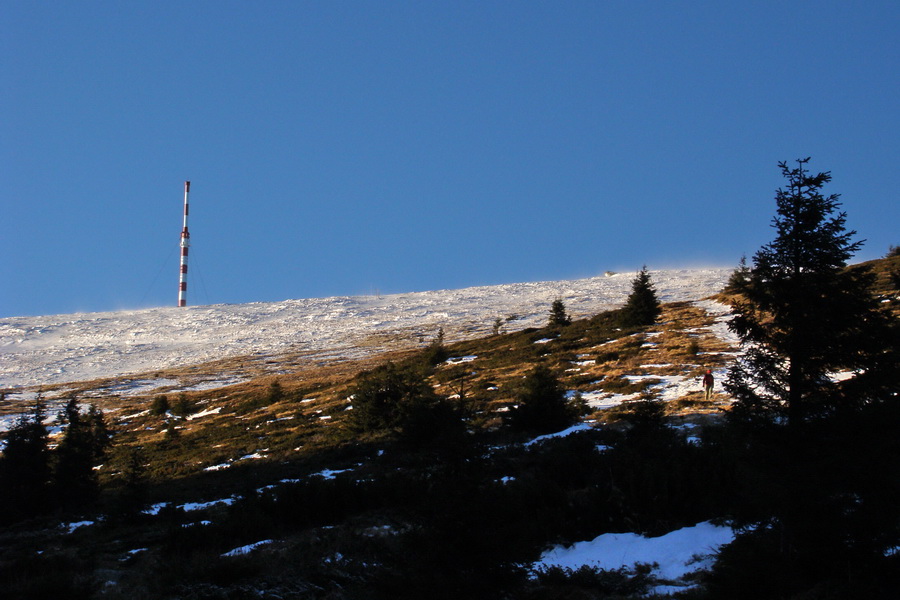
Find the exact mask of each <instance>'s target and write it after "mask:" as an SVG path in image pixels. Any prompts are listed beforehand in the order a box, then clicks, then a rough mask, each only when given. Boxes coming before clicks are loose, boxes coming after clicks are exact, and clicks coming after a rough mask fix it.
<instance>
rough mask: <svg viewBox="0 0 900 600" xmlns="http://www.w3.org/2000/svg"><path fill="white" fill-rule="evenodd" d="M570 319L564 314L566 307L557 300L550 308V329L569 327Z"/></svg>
mask: <svg viewBox="0 0 900 600" xmlns="http://www.w3.org/2000/svg"><path fill="white" fill-rule="evenodd" d="M571 323H572V319H571V317H569V315H568V314H567V313H566V305H565V304H563V301H562V300H560V299H559V298H557V299H556V300H554V301H553V304H552V305H551V306H550V323H549V325H550V327H565V326H566V325H571Z"/></svg>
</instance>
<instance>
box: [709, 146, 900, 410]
mask: <svg viewBox="0 0 900 600" xmlns="http://www.w3.org/2000/svg"><path fill="white" fill-rule="evenodd" d="M808 160H809V159H803V160H799V161H797V162H798V167H797V168H794V169H790V168H788V166H787V164H786V163H780V165H779V166H780V167H781V170H782V174H783V175H784V176H785V177H786V178H787V180H788V186H787V188H786V189H779V190H778V192H777V195H776V202H777V205H778V209H777V216H776V217H775V218H774V220H773V227H774V228H775V229H776V232H777V235H776V238H775V240H774V241H773V242H771V243H769V244H767V245H765V246H763V247H762V248H761V249H760V250H759V251H758V252H757V253H756V255H755V256H754V259H753V267H752V269H751V270H750V271H749V273H748V274H746V277H745V278H744V280H743V281H740V282H737V283H738V287H737V288H736V291H738V292H739V293H740V294H741V296H742V298H741V299H740V300H739V301H738V303H737V304H736V305H735V307H734V312H735V317H734V318H733V319H732V321H731V324H730V326H731V329H732V330H733V331H734V332H736V333H737V334H738V335H739V336H740V337H741V340H742V342H743V343H744V346H745V351H746V354H745V358H744V359H743V360H742V361H741V362H739V363H738V364H736V365H735V367H734V368H732V370H731V372H730V373H729V378H728V381H727V383H726V388H727V389H728V391H729V392H730V393H731V394H733V395H734V396H735V398H736V399H737V400H738V406H737V410H736V411H735V412H734V414H735V416H737V417H738V418H762V419H767V420H770V421H779V422H780V421H784V422H786V423H787V424H789V425H791V426H792V427H794V428H797V427H799V426H800V425H801V424H802V423H803V422H804V421H806V420H807V419H809V418H814V417H816V416H822V415H828V414H833V413H834V412H835V411H836V410H838V409H840V408H842V407H848V406H853V405H855V406H857V407H858V406H862V405H864V404H866V403H867V402H872V401H880V400H883V399H885V398H886V396H885V394H886V393H890V390H891V388H893V392H894V393H896V390H897V381H898V376H897V373H896V366H897V362H896V360H897V356H896V347H897V341H898V338H897V330H896V326H895V325H892V319H891V317H890V315H889V314H888V313H887V312H886V311H885V310H883V309H882V308H881V306H880V301H879V299H878V297H877V296H876V295H875V294H874V293H872V291H871V286H872V283H873V278H872V276H871V274H870V273H869V272H868V271H867V270H866V269H854V270H848V269H845V268H844V267H845V266H846V264H847V260H848V259H849V258H850V257H851V256H852V255H853V254H854V253H855V252H856V251H857V250H858V249H859V247H860V246H861V244H862V242H858V241H853V239H852V238H853V236H854V235H855V233H856V232H855V231H846V230H845V222H846V214H845V213H843V212H840V213H836V211H837V210H838V208H839V207H840V204H839V202H838V196H837V195H836V194H832V195H830V196H823V195H822V192H821V189H822V187H823V186H824V185H825V184H826V183H828V182H830V181H831V175H830V173H827V172H826V173H819V174H817V175H810V174H809V172H808V171H807V170H806V168H805V166H806V163H807V161H808ZM850 371H853V372H855V373H856V376H854V377H852V378H851V379H849V380H847V381H846V382H843V383H838V382H835V381H833V380H832V379H831V377H830V375H831V374H833V373H837V372H850Z"/></svg>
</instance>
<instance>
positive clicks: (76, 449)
mask: <svg viewBox="0 0 900 600" xmlns="http://www.w3.org/2000/svg"><path fill="white" fill-rule="evenodd" d="M59 421H60V423H61V424H63V425H64V426H65V432H64V433H63V437H62V439H61V440H60V442H59V446H58V447H57V448H56V452H55V455H56V462H55V466H54V470H53V471H54V472H53V483H54V487H55V488H56V492H57V494H56V497H57V499H58V501H59V502H60V503H61V504H62V505H63V507H64V508H78V507H81V506H83V505H85V504H87V503H89V502H90V501H92V500H94V499H95V498H96V496H97V493H98V492H99V482H98V478H97V472H96V471H95V470H94V467H95V466H97V465H98V464H99V463H100V462H101V461H102V459H103V456H104V454H105V452H106V448H107V447H108V446H109V443H110V439H109V431H108V429H107V427H106V422H105V420H104V418H103V413H101V412H100V410H99V409H97V407H96V406H95V405H91V407H90V409H89V410H88V413H87V414H85V415H83V414H81V408H80V405H79V402H78V400H77V399H76V398H72V399H70V400H69V401H68V402H67V403H66V406H65V408H64V409H63V410H62V411H61V412H60V415H59Z"/></svg>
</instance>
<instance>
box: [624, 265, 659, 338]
mask: <svg viewBox="0 0 900 600" xmlns="http://www.w3.org/2000/svg"><path fill="white" fill-rule="evenodd" d="M660 311H661V309H660V305H659V298H657V297H656V289H655V288H654V287H653V282H652V281H651V279H650V273H648V272H647V265H644V266H643V268H641V270H640V272H639V273H638V274H637V276H636V277H635V278H634V280H633V281H632V282H631V294H630V295H629V296H628V299H627V300H626V301H625V306H624V307H623V308H622V324H623V325H625V326H626V327H646V326H647V325H652V324H653V322H654V321H656V318H657V317H658V316H659V313H660Z"/></svg>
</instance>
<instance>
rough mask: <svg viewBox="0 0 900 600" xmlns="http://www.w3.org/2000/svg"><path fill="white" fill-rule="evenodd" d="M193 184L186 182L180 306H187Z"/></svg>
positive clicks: (182, 231)
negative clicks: (189, 230) (190, 205)
mask: <svg viewBox="0 0 900 600" xmlns="http://www.w3.org/2000/svg"><path fill="white" fill-rule="evenodd" d="M190 191H191V182H190V181H185V182H184V226H183V227H182V229H181V272H180V274H179V275H178V306H187V271H188V248H190V246H191V234H190V233H188V194H189V193H190Z"/></svg>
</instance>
